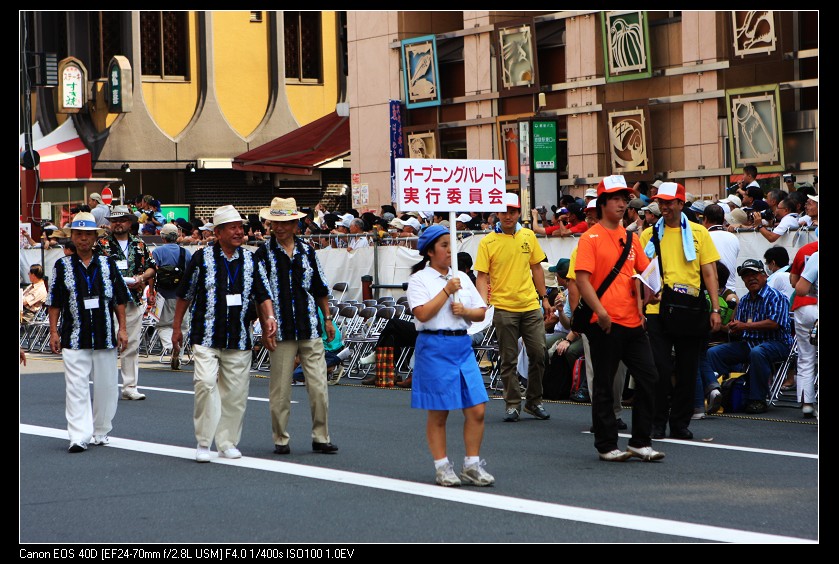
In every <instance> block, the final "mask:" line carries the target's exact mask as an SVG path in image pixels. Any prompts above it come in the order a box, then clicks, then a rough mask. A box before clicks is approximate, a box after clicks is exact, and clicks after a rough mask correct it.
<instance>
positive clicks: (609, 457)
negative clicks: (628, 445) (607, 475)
mask: <svg viewBox="0 0 839 564" xmlns="http://www.w3.org/2000/svg"><path fill="white" fill-rule="evenodd" d="M597 454H598V456H600V460H605V461H606V462H624V461H626V460H629V459H630V458H632V453H630V452H629V451H622V450H618V449H614V450H610V451H609V452H599V453H597Z"/></svg>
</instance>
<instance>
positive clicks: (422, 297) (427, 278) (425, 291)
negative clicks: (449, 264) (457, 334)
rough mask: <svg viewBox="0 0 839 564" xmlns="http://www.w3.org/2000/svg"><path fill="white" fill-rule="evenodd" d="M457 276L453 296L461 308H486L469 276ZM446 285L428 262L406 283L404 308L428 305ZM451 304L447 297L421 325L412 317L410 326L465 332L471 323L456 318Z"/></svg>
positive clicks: (445, 281) (443, 277)
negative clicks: (406, 302) (438, 308)
mask: <svg viewBox="0 0 839 564" xmlns="http://www.w3.org/2000/svg"><path fill="white" fill-rule="evenodd" d="M451 274H452V269H451V268H449V276H451ZM457 277H458V278H460V291H459V292H458V293H457V296H458V298H459V299H460V302H461V303H462V304H463V305H464V307H467V308H475V307H482V308H486V307H487V305H486V303H484V300H483V299H482V298H481V295H480V294H479V293H478V290H477V288H475V285H474V284H472V281H471V280H469V276H467V275H466V273H463V272H461V273H459V274H458V275H457ZM447 282H448V279H447V278H446V277H445V276H443V275H442V274H440V273H439V272H437V271H436V270H434V268H432V267H431V264H430V263H429V264H426V265H425V268H423V269H422V270H420V271H419V272H416V273H415V274H412V275H411V278H410V280H409V281H408V292H407V294H406V295H407V297H408V305H409V306H410V307H411V310H413V309H414V308H415V307H418V306H421V305H423V304H426V303H428V302H430V301H431V299H432V298H434V296H436V295H437V294H439V293H440V290H442V289H443V288H444V287H445V286H446V283H447ZM451 304H452V298H447V299H446V304H445V305H444V306H443V307H441V308H440V311H438V312H437V315H435V316H434V317H432V318H431V319H429V320H428V321H426V322H425V323H423V322H421V321H420V320H418V319H417V318H414V324H415V325H416V326H417V331H425V330H429V331H437V330H438V329H448V330H452V331H455V330H458V329H468V328H469V326H470V325H471V324H472V322H471V321H467V320H466V319H464V318H462V317H460V316H459V315H455V314H453V313H452V306H451Z"/></svg>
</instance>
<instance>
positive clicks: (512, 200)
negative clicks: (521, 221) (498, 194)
mask: <svg viewBox="0 0 839 564" xmlns="http://www.w3.org/2000/svg"><path fill="white" fill-rule="evenodd" d="M504 205H505V206H507V207H508V208H519V209H521V204H520V203H519V195H518V194H516V193H515V192H504Z"/></svg>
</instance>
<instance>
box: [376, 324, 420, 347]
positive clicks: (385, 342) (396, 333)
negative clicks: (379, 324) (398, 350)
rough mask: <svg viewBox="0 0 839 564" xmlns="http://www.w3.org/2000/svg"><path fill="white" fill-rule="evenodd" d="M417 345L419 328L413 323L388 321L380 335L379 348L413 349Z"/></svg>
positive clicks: (377, 344)
mask: <svg viewBox="0 0 839 564" xmlns="http://www.w3.org/2000/svg"><path fill="white" fill-rule="evenodd" d="M416 344H417V326H416V325H414V324H413V323H412V322H411V321H403V320H401V319H388V322H387V324H386V325H385V328H384V329H382V332H381V334H380V335H379V342H378V343H376V346H377V347H413V346H415V345H416Z"/></svg>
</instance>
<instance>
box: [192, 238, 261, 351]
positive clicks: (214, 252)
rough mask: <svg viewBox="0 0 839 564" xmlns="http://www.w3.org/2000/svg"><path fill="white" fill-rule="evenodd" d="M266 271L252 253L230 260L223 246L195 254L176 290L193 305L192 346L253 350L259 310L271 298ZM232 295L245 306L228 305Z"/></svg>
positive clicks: (242, 252)
mask: <svg viewBox="0 0 839 564" xmlns="http://www.w3.org/2000/svg"><path fill="white" fill-rule="evenodd" d="M265 278H266V277H265V270H264V267H263V266H262V265H261V264H258V263H257V262H256V261H255V260H254V254H253V252H252V251H249V250H248V249H244V248H241V247H239V248H237V249H236V251H235V252H234V253H233V258H232V259H228V258H227V257H226V256H225V254H224V253H223V252H222V250H221V245H212V246H210V247H206V248H204V249H201V250H198V251H195V252H194V253H193V254H192V258H191V259H190V261H189V264H188V265H187V267H186V272H185V273H184V280H182V281H181V284H180V286H179V287H178V290H177V295H178V297H179V298H182V299H185V300H187V301H189V302H191V306H190V312H191V313H192V323H191V327H190V332H189V342H190V343H192V344H193V345H201V346H204V347H209V348H214V349H232V350H240V351H248V350H251V349H252V348H253V331H252V330H251V328H252V325H253V322H254V321H255V320H256V318H257V311H256V307H257V304H261V303H262V302H264V301H265V300H269V299H271V295H270V294H269V292H268V290H267V289H266V287H265V283H264V280H265ZM229 294H239V295H241V297H242V305H231V306H228V304H227V296H228V295H229Z"/></svg>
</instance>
